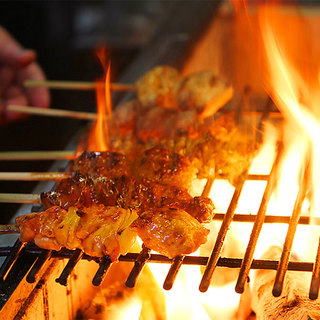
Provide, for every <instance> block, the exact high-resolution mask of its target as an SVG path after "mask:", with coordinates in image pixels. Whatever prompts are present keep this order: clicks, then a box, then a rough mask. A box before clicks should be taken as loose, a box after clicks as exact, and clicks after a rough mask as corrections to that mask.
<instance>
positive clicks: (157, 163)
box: [132, 147, 197, 188]
mask: <svg viewBox="0 0 320 320" xmlns="http://www.w3.org/2000/svg"><path fill="white" fill-rule="evenodd" d="M132 172H133V174H134V175H136V176H138V177H139V178H141V179H149V180H153V181H155V182H157V183H160V184H164V185H168V186H176V187H179V188H188V187H189V186H190V184H191V182H192V181H193V180H194V179H195V178H196V173H197V168H195V167H194V166H193V165H192V162H191V161H189V159H187V158H186V157H183V156H180V155H179V154H177V153H170V152H168V151H167V150H166V149H164V148H160V147H154V148H151V149H149V150H146V151H144V152H142V153H140V154H139V153H138V155H137V157H136V160H135V161H134V162H133V170H132Z"/></svg>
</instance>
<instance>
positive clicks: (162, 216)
mask: <svg viewBox="0 0 320 320" xmlns="http://www.w3.org/2000/svg"><path fill="white" fill-rule="evenodd" d="M131 228H133V229H136V230H137V233H138V236H139V237H140V238H141V239H142V241H143V242H144V244H145V245H146V246H147V247H149V248H152V249H153V250H155V251H157V252H159V253H161V254H164V255H166V256H168V257H169V258H174V257H176V256H180V255H184V254H189V253H192V252H194V251H196V250H197V249H198V248H199V246H200V245H201V244H203V243H205V242H206V241H207V235H208V233H209V230H208V229H206V228H204V227H203V226H202V225H201V223H199V221H197V220H196V219H195V218H193V217H192V216H190V215H189V214H188V213H186V212H185V211H183V210H177V209H170V208H166V209H160V210H155V211H146V212H144V213H143V214H142V215H140V217H139V218H138V219H137V220H135V221H134V222H133V224H132V225H131Z"/></svg>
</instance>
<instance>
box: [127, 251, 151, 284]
mask: <svg viewBox="0 0 320 320" xmlns="http://www.w3.org/2000/svg"><path fill="white" fill-rule="evenodd" d="M150 251H151V250H150V249H149V248H147V247H146V246H145V245H142V250H141V252H140V253H139V256H138V257H137V260H136V261H135V262H134V266H133V268H132V270H131V272H130V274H129V276H128V279H127V281H126V286H127V287H129V288H133V287H134V286H135V284H136V281H137V279H138V276H139V274H140V273H141V271H142V269H143V267H144V266H145V264H146V262H147V261H148V260H149V259H150Z"/></svg>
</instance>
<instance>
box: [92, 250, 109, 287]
mask: <svg viewBox="0 0 320 320" xmlns="http://www.w3.org/2000/svg"><path fill="white" fill-rule="evenodd" d="M111 264H112V261H111V260H110V258H109V257H108V256H106V257H103V258H101V261H100V263H99V269H98V271H97V273H96V274H95V276H94V278H93V280H92V284H93V285H94V286H100V284H101V283H102V281H103V280H104V278H105V277H106V275H107V273H108V270H109V268H110V267H111Z"/></svg>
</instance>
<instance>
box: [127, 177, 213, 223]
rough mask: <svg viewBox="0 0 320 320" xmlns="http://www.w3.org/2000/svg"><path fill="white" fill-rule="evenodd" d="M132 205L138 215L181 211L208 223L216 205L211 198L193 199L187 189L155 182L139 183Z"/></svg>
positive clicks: (144, 181) (136, 186)
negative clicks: (162, 210) (157, 211)
mask: <svg viewBox="0 0 320 320" xmlns="http://www.w3.org/2000/svg"><path fill="white" fill-rule="evenodd" d="M132 199H133V201H132V205H134V204H136V205H135V206H134V208H136V210H137V211H138V214H139V215H140V214H141V213H142V214H144V212H145V211H150V210H159V209H161V208H171V209H181V210H184V211H186V212H187V213H188V214H190V215H191V216H193V217H194V218H195V219H197V220H198V221H199V222H200V223H208V222H210V221H211V220H212V218H213V216H214V212H213V211H214V205H213V203H212V200H211V199H210V198H206V197H202V196H200V197H192V196H191V195H190V194H189V193H188V192H187V190H186V189H184V188H177V187H175V186H167V185H161V184H158V183H154V181H150V180H143V181H141V182H137V183H136V185H135V188H134V193H133V196H132Z"/></svg>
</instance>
